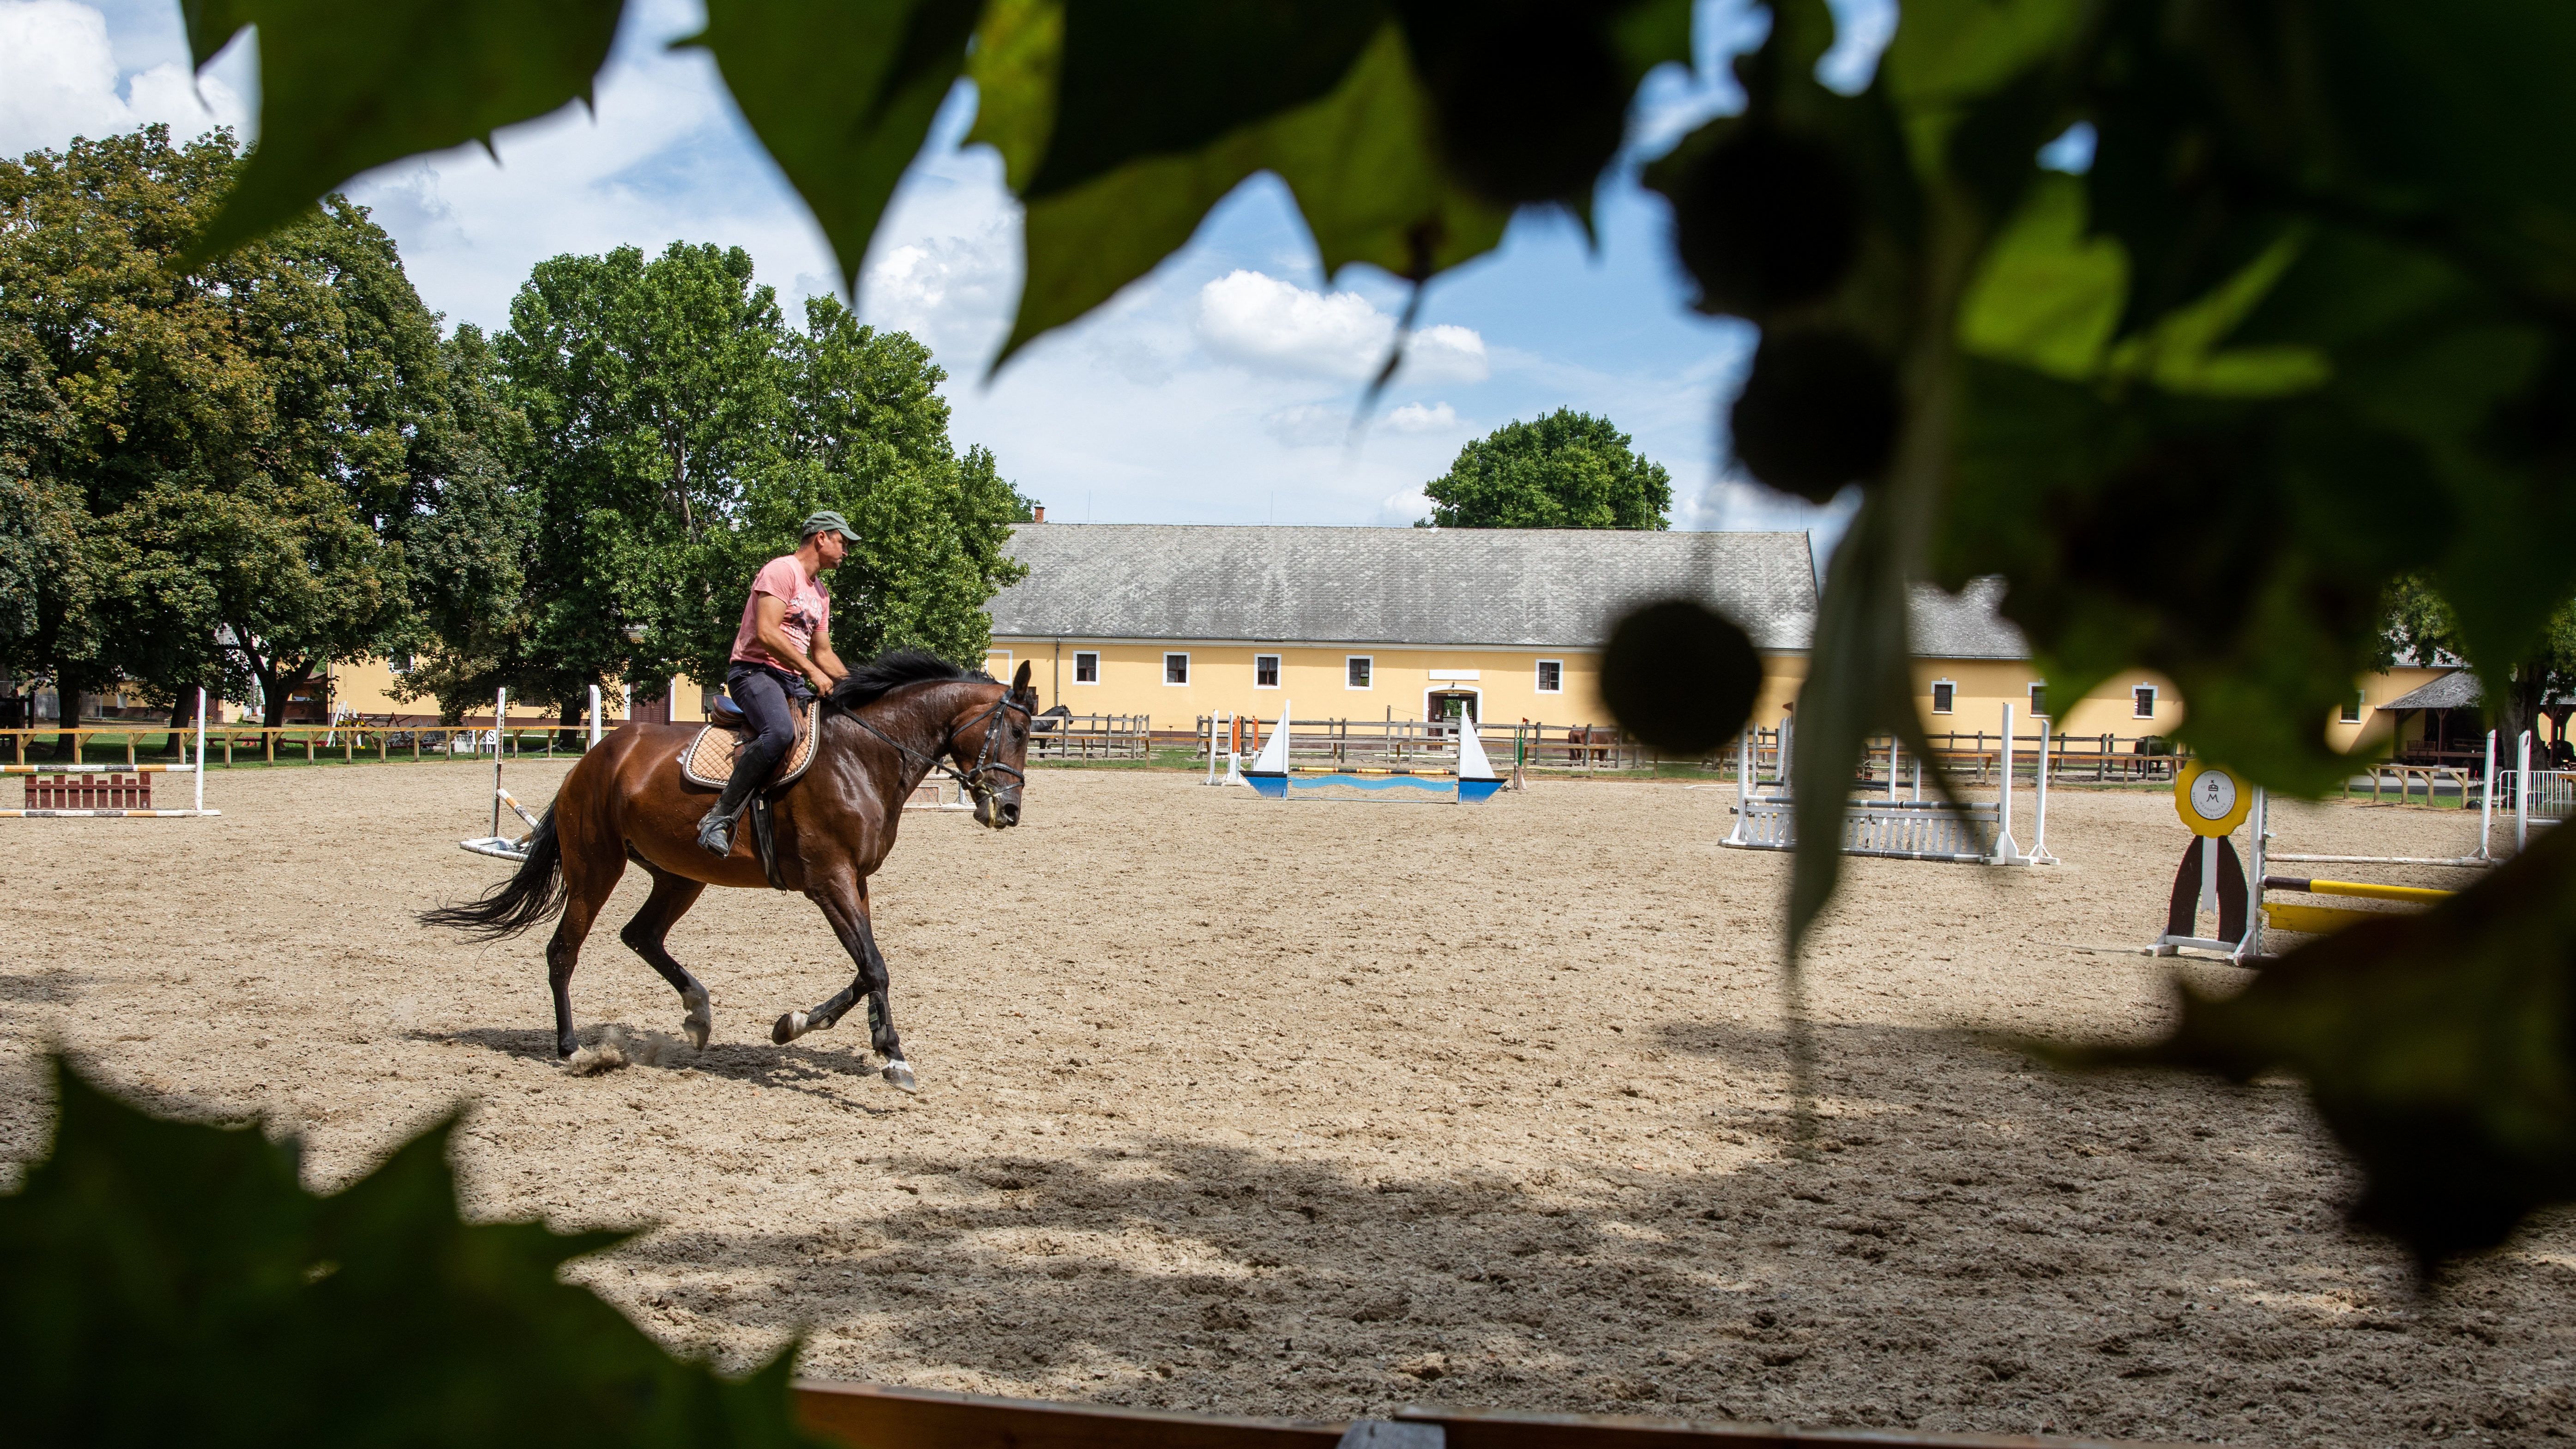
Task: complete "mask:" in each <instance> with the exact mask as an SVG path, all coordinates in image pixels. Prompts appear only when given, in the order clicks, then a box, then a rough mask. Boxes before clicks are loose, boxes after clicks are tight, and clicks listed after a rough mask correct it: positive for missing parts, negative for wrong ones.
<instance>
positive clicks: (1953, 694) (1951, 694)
mask: <svg viewBox="0 0 2576 1449" xmlns="http://www.w3.org/2000/svg"><path fill="white" fill-rule="evenodd" d="M1958 702H1959V686H1958V685H1957V684H1956V683H1954V682H1952V681H1950V680H1947V679H1936V680H1933V681H1932V712H1933V713H1934V714H1948V713H1949V712H1950V709H1951V707H1952V706H1953V705H1956V704H1957V703H1958Z"/></svg>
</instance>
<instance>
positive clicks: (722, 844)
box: [698, 810, 734, 860]
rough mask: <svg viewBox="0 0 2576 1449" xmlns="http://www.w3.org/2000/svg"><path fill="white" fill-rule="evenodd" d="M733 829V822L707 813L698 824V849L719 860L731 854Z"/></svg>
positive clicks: (711, 812) (712, 812) (713, 813)
mask: <svg viewBox="0 0 2576 1449" xmlns="http://www.w3.org/2000/svg"><path fill="white" fill-rule="evenodd" d="M733 827H734V822H732V821H730V820H727V819H724V818H723V817H721V816H719V815H717V814H716V813H715V812H714V811H712V810H710V811H708V812H707V818H706V819H704V820H702V821H699V822H698V849H700V850H703V851H705V852H706V853H707V854H709V855H712V856H715V857H716V858H717V859H719V860H721V859H723V858H724V857H726V856H729V855H731V854H733Z"/></svg>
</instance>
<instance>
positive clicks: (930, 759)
mask: <svg viewBox="0 0 2576 1449" xmlns="http://www.w3.org/2000/svg"><path fill="white" fill-rule="evenodd" d="M1004 710H1017V711H1018V712H1019V713H1021V714H1022V715H1026V716H1029V717H1030V719H1031V720H1032V722H1034V720H1035V714H1034V713H1033V712H1032V711H1031V710H1030V709H1029V707H1028V706H1027V705H1025V704H1022V703H1020V702H1019V701H1018V700H1016V699H1013V698H1012V697H1011V688H1010V686H1009V685H1004V686H1002V697H1001V698H999V699H997V700H994V701H993V707H992V708H991V709H988V710H986V711H984V712H983V713H982V714H980V715H977V716H976V717H975V718H974V719H973V720H972V721H971V722H969V723H968V724H967V725H966V726H964V729H972V728H974V727H975V726H976V725H979V724H980V725H984V726H986V728H985V730H984V744H983V747H982V748H980V749H978V750H977V751H976V752H975V763H974V765H973V766H972V767H971V768H969V769H966V770H963V771H961V770H959V769H958V768H957V767H956V766H954V765H951V764H949V763H948V762H947V761H946V760H945V759H942V758H941V757H940V756H941V755H945V754H948V753H951V752H953V751H954V750H955V748H956V745H957V736H958V735H959V734H960V733H962V732H963V730H961V728H960V727H959V726H956V725H951V726H949V728H948V733H947V735H946V736H945V737H944V738H943V739H942V740H941V741H940V751H939V754H931V755H925V754H923V753H922V752H921V751H919V750H916V749H914V748H913V747H912V746H910V745H907V744H905V743H904V742H903V741H901V740H899V739H896V738H895V737H894V736H892V735H890V734H887V733H886V732H885V731H884V730H881V729H878V728H877V727H876V726H875V725H874V724H871V723H870V722H869V721H868V720H867V718H866V717H865V716H863V715H861V714H860V713H859V712H858V711H857V710H855V709H853V710H850V711H849V712H848V713H849V716H850V722H851V723H852V724H855V725H857V726H858V727H859V728H861V729H863V730H866V731H867V732H868V733H869V734H872V735H875V736H876V737H877V738H878V739H881V740H883V741H885V742H886V743H887V744H889V745H892V746H894V747H895V749H896V751H897V752H899V753H900V754H902V755H903V756H904V757H905V758H907V759H910V760H914V761H916V762H918V763H919V764H921V765H922V766H923V767H924V771H925V774H924V778H928V775H929V774H930V773H937V774H941V775H946V776H947V777H948V778H949V779H952V780H954V781H956V782H957V787H958V788H959V789H960V790H966V791H971V792H972V793H973V794H974V796H975V798H976V799H978V800H991V799H994V798H996V796H997V795H998V794H999V792H998V791H996V790H994V789H993V787H991V786H990V785H987V784H985V783H984V776H986V775H987V774H997V775H1008V776H1010V777H1011V778H1012V779H1014V780H1017V781H1019V782H1020V783H1021V784H1023V785H1026V784H1027V783H1028V780H1029V777H1028V772H1026V771H1024V770H1021V769H1019V768H1017V767H1016V766H1013V765H1007V764H1004V763H1003V762H1002V761H1000V760H997V759H994V758H993V755H994V753H995V751H996V749H997V747H998V746H999V745H1000V743H1001V732H1000V731H998V730H995V729H993V728H991V726H993V725H995V724H998V723H1000V721H1001V718H1002V711H1004Z"/></svg>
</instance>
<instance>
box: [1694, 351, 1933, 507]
mask: <svg viewBox="0 0 2576 1449" xmlns="http://www.w3.org/2000/svg"><path fill="white" fill-rule="evenodd" d="M1903 421H1904V405H1903V403H1902V402H1901V401H1900V400H1899V399H1898V397H1897V394H1896V369H1895V368H1894V367H1892V366H1890V365H1889V363H1888V361H1887V359H1886V358H1885V357H1883V356H1881V355H1880V354H1879V351H1878V349H1877V348H1875V347H1872V346H1870V345H1869V343H1867V342H1866V341H1863V340H1862V339H1861V338H1860V337H1859V336H1858V335H1857V334H1854V333H1851V332H1848V331H1845V330H1843V329H1841V328H1836V327H1808V328H1799V329H1796V330H1794V331H1781V332H1766V333H1764V334H1763V337H1762V345H1761V346H1760V347H1759V348H1757V349H1755V351H1754V354H1753V373H1752V375H1751V376H1749V377H1747V378H1746V379H1745V380H1744V391H1743V392H1742V393H1740V394H1738V395H1737V397H1736V399H1735V408H1734V411H1733V412H1732V413H1730V414H1729V424H1730V427H1731V430H1732V431H1733V433H1734V437H1735V457H1736V461H1738V462H1740V463H1742V464H1743V465H1744V470H1745V471H1746V472H1748V473H1751V474H1752V475H1753V476H1754V477H1755V478H1757V479H1759V480H1761V481H1762V482H1763V483H1765V484H1767V485H1768V486H1770V487H1773V488H1777V489H1779V490H1780V491H1781V492H1783V493H1794V494H1796V495H1798V496H1799V497H1801V498H1804V499H1806V500H1808V501H1809V502H1812V503H1823V502H1826V501H1827V500H1829V499H1831V498H1832V497H1833V496H1834V495H1835V494H1837V493H1839V492H1841V491H1842V489H1843V485H1845V484H1847V483H1869V482H1873V481H1875V480H1876V479H1877V478H1878V476H1879V475H1880V474H1881V473H1883V472H1885V471H1886V468H1887V461H1888V457H1889V455H1890V454H1891V453H1893V452H1894V451H1895V448H1896V434H1897V430H1898V428H1899V427H1900V426H1901V425H1902V423H1903Z"/></svg>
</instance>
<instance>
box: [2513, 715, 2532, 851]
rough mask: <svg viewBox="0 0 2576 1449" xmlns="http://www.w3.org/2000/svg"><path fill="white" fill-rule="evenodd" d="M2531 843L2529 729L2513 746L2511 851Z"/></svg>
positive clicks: (2521, 848) (2520, 849)
mask: <svg viewBox="0 0 2576 1449" xmlns="http://www.w3.org/2000/svg"><path fill="white" fill-rule="evenodd" d="M2530 843H2531V731H2529V730H2524V731H2523V732H2522V738H2521V739H2519V740H2517V741H2515V742H2514V747H2513V853H2514V854H2516V855H2520V854H2522V850H2523V847H2524V846H2526V845H2528V844H2530Z"/></svg>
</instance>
